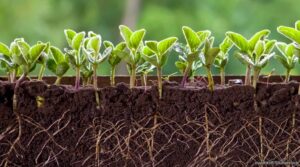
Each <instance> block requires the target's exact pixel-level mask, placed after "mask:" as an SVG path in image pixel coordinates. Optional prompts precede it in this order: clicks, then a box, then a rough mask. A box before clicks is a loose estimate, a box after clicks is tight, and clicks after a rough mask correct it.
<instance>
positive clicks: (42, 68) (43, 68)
mask: <svg viewBox="0 0 300 167" xmlns="http://www.w3.org/2000/svg"><path fill="white" fill-rule="evenodd" d="M45 68H46V66H45V65H44V64H42V66H41V69H40V72H39V75H38V80H39V81H41V80H43V75H44V72H45Z"/></svg>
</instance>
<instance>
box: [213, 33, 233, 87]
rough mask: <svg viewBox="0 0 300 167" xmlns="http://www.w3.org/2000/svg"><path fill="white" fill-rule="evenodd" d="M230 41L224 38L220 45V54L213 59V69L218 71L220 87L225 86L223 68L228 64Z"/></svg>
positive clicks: (231, 44)
mask: <svg viewBox="0 0 300 167" xmlns="http://www.w3.org/2000/svg"><path fill="white" fill-rule="evenodd" d="M232 46H233V43H232V41H231V40H230V39H229V38H228V37H226V38H225V39H224V40H223V42H222V43H221V44H220V46H219V47H220V52H219V54H218V55H217V57H216V59H215V63H214V65H215V67H216V68H218V69H219V71H220V79H221V85H225V66H226V65H227V62H228V52H229V50H230V49H231V48H232Z"/></svg>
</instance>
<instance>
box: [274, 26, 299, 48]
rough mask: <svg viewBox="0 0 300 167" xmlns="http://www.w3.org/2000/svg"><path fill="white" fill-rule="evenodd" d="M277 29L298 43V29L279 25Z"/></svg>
mask: <svg viewBox="0 0 300 167" xmlns="http://www.w3.org/2000/svg"><path fill="white" fill-rule="evenodd" d="M277 31H278V32H279V33H280V34H282V35H284V36H285V37H287V38H289V39H290V40H292V41H294V42H296V43H297V44H300V31H298V30H296V29H294V28H291V27H286V26H279V27H278V28H277Z"/></svg>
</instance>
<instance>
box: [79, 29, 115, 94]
mask: <svg viewBox="0 0 300 167" xmlns="http://www.w3.org/2000/svg"><path fill="white" fill-rule="evenodd" d="M101 44H102V41H101V36H100V35H97V34H95V33H93V32H89V33H88V38H87V39H86V41H85V45H84V47H83V52H84V54H85V56H86V57H87V60H88V61H89V62H90V63H91V64H92V68H93V85H94V88H95V89H97V86H98V84H97V67H98V65H99V64H101V63H103V62H104V60H105V59H106V58H107V56H108V55H110V53H111V51H112V48H111V47H108V48H106V49H105V50H104V51H103V53H100V49H101Z"/></svg>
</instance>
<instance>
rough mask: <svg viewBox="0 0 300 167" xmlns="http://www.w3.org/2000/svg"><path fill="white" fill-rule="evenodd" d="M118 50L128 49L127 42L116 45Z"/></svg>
mask: <svg viewBox="0 0 300 167" xmlns="http://www.w3.org/2000/svg"><path fill="white" fill-rule="evenodd" d="M115 49H116V50H120V51H123V50H125V49H126V43H125V42H120V43H119V44H118V45H117V46H116V47H115Z"/></svg>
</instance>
